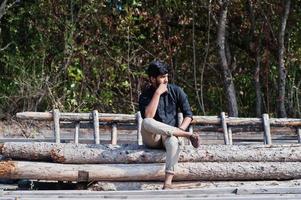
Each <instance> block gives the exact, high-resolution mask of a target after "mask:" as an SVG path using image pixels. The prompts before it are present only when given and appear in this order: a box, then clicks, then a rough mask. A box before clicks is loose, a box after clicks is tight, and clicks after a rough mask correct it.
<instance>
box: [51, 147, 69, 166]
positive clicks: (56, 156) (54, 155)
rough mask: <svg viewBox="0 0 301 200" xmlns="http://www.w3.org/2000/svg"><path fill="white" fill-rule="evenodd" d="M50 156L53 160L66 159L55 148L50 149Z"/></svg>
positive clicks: (60, 161) (61, 161)
mask: <svg viewBox="0 0 301 200" xmlns="http://www.w3.org/2000/svg"><path fill="white" fill-rule="evenodd" d="M50 156H51V159H52V160H53V161H54V162H58V163H64V162H65V161H66V159H65V157H64V154H61V153H60V152H59V150H57V149H51V151H50Z"/></svg>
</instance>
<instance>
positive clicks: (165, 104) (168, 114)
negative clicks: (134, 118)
mask: <svg viewBox="0 0 301 200" xmlns="http://www.w3.org/2000/svg"><path fill="white" fill-rule="evenodd" d="M167 90H168V92H166V93H163V94H161V96H160V100H159V104H158V108H157V111H156V114H155V117H154V119H155V120H157V121H160V122H163V123H165V124H168V125H171V126H175V127H177V126H178V111H181V112H182V113H183V117H184V118H185V117H191V118H192V111H191V108H190V105H189V102H188V98H187V95H186V94H185V92H184V91H183V90H182V89H181V88H180V87H179V86H177V85H174V84H168V85H167ZM155 91H156V88H154V87H149V88H148V89H146V90H145V91H143V92H142V94H141V95H140V97H139V109H140V112H141V116H142V118H145V108H146V107H147V105H148V104H149V103H150V102H151V100H152V97H153V95H154V93H155Z"/></svg>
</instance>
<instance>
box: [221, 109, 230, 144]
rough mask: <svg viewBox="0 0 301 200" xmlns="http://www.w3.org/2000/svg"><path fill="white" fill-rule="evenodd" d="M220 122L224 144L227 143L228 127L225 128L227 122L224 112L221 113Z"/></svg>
mask: <svg viewBox="0 0 301 200" xmlns="http://www.w3.org/2000/svg"><path fill="white" fill-rule="evenodd" d="M221 123H222V127H223V132H224V143H225V144H226V145H229V144H230V142H229V135H228V128H227V122H226V114H225V112H222V113H221Z"/></svg>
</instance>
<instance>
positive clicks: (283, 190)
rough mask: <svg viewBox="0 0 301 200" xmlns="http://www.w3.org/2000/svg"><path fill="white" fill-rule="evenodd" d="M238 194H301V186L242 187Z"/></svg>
mask: <svg viewBox="0 0 301 200" xmlns="http://www.w3.org/2000/svg"><path fill="white" fill-rule="evenodd" d="M237 194H239V195H242V194H243V195H244V194H301V187H298V186H296V187H283V186H282V187H273V186H270V187H262V188H258V187H254V188H240V189H238V190H237Z"/></svg>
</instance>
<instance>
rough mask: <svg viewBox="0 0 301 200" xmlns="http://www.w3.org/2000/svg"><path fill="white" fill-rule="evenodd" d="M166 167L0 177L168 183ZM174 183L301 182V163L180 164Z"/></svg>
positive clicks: (31, 170)
mask: <svg viewBox="0 0 301 200" xmlns="http://www.w3.org/2000/svg"><path fill="white" fill-rule="evenodd" d="M164 167H165V165H164V164H163V163H152V164H98V165H89V164H84V165H79V164H77V165H76V164H74V165H72V164H57V163H45V162H28V161H2V162H0V177H2V178H6V179H39V180H55V181H78V179H79V176H80V172H81V173H82V172H85V173H86V174H87V176H86V181H105V180H106V181H109V180H114V181H157V180H164V176H165V169H164ZM175 173H176V175H175V177H174V180H178V181H184V180H186V181H189V180H271V179H272V180H273V179H277V180H284V179H298V178H301V167H300V163H299V162H285V163H283V162H224V163H219V162H207V163H190V162H189V163H179V164H178V165H177V168H176V170H175Z"/></svg>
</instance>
